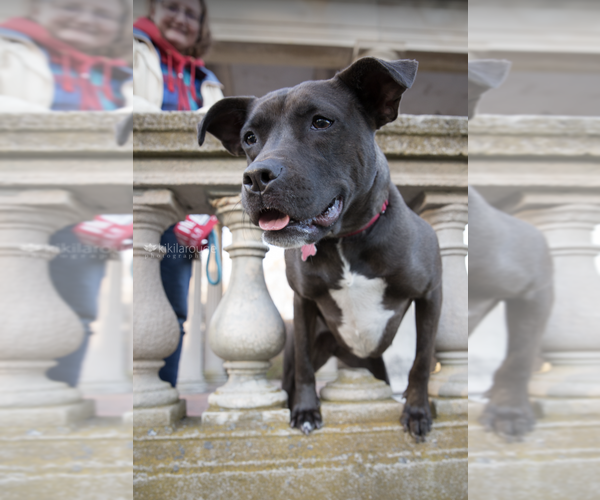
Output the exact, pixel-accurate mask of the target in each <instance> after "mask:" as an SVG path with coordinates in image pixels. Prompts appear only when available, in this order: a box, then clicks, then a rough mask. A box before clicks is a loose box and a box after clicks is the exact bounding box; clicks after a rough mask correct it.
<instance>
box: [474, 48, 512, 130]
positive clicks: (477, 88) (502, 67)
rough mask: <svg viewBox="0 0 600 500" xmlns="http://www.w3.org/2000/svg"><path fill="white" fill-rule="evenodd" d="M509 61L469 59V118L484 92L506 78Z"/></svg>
mask: <svg viewBox="0 0 600 500" xmlns="http://www.w3.org/2000/svg"><path fill="white" fill-rule="evenodd" d="M510 66H511V63H510V61H506V60H504V59H479V60H477V61H469V118H473V116H475V108H476V107H477V104H478V103H479V99H480V98H481V95H482V94H483V93H484V92H487V91H488V90H490V89H495V88H498V87H499V86H500V85H502V82H504V80H506V77H507V76H508V72H509V71H510Z"/></svg>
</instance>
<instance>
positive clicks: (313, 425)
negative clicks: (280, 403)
mask: <svg viewBox="0 0 600 500" xmlns="http://www.w3.org/2000/svg"><path fill="white" fill-rule="evenodd" d="M290 427H292V428H294V427H295V428H297V429H300V430H301V431H302V432H303V433H304V434H306V435H308V434H310V433H311V432H312V431H314V430H315V429H320V428H321V427H323V420H322V419H321V412H320V411H319V410H292V418H291V420H290Z"/></svg>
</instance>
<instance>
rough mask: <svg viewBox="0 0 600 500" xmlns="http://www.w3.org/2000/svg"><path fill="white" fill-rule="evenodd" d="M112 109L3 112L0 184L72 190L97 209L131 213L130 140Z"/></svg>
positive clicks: (120, 115)
mask: <svg viewBox="0 0 600 500" xmlns="http://www.w3.org/2000/svg"><path fill="white" fill-rule="evenodd" d="M124 116H125V115H123V114H121V113H112V112H94V113H88V112H71V111H69V112H64V113H63V112H52V113H40V114H2V117H1V120H0V187H9V188H12V189H15V188H20V189H45V188H57V187H59V188H63V189H69V190H70V191H71V193H73V194H74V195H75V197H76V198H77V199H78V200H79V201H81V202H83V203H85V205H86V206H87V207H89V208H90V209H91V210H92V211H93V212H94V213H103V214H107V213H128V212H131V191H132V182H133V174H132V162H133V153H132V143H131V141H129V142H128V143H127V144H125V145H124V146H118V145H117V143H116V140H115V126H116V124H117V123H118V122H119V121H121V120H122V119H123V118H124Z"/></svg>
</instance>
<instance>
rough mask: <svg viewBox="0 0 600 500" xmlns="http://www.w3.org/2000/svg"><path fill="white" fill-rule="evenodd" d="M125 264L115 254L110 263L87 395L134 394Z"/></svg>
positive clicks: (87, 367)
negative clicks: (126, 326)
mask: <svg viewBox="0 0 600 500" xmlns="http://www.w3.org/2000/svg"><path fill="white" fill-rule="evenodd" d="M122 289H123V264H122V262H121V255H120V254H119V253H118V252H113V253H112V255H111V258H110V259H109V260H108V261H107V262H106V273H105V276H104V280H103V283H102V286H101V288H100V296H99V299H98V301H99V311H98V319H97V323H96V324H97V325H98V326H97V329H95V331H94V334H93V335H92V336H91V338H90V342H89V345H88V351H87V354H86V356H85V359H84V362H83V366H82V371H81V377H80V382H79V388H80V389H81V390H82V391H83V392H84V393H85V394H115V393H124V392H131V379H130V377H129V375H128V373H127V362H126V356H127V351H128V349H127V342H126V337H125V331H124V329H123V304H122Z"/></svg>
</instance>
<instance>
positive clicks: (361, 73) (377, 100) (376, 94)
mask: <svg viewBox="0 0 600 500" xmlns="http://www.w3.org/2000/svg"><path fill="white" fill-rule="evenodd" d="M418 65H419V63H418V62H417V61H412V60H409V59H402V60H400V61H389V62H388V61H383V60H381V59H377V58H375V57H363V58H362V59H359V60H358V61H356V62H355V63H354V64H352V65H351V66H349V67H348V68H346V69H345V70H343V71H342V72H340V73H338V74H337V75H336V78H338V79H340V80H341V81H342V82H344V83H345V84H346V85H347V86H348V87H350V89H352V90H353V91H354V92H355V93H356V95H357V96H358V99H359V100H360V102H361V103H362V104H363V106H364V108H365V110H366V112H367V113H368V114H369V115H370V116H372V117H373V120H374V124H375V128H379V127H382V126H383V125H385V124H386V123H389V122H392V121H394V120H395V119H396V118H397V117H398V107H399V106H400V99H401V98H402V94H403V93H404V91H405V90H406V89H409V88H410V87H411V86H412V84H413V82H414V81H415V77H416V75H417V66H418Z"/></svg>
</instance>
